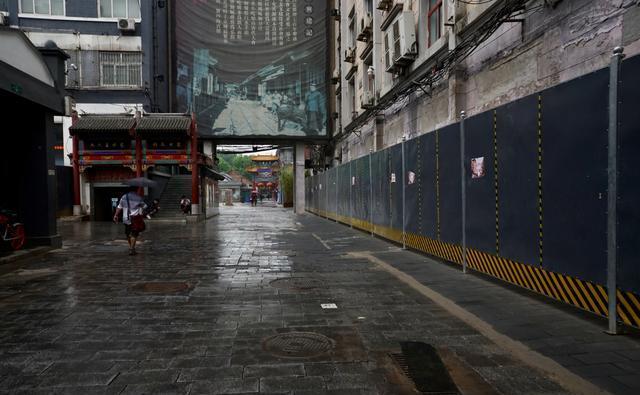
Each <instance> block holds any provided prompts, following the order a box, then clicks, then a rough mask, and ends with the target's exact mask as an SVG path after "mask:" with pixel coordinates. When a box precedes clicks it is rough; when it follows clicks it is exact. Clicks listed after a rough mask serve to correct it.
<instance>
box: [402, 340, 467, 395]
mask: <svg viewBox="0 0 640 395" xmlns="http://www.w3.org/2000/svg"><path fill="white" fill-rule="evenodd" d="M400 345H401V347H402V352H401V353H392V354H389V356H390V357H391V358H392V359H393V360H394V361H395V362H396V363H397V364H398V366H399V367H400V368H401V369H402V371H403V372H404V374H405V375H406V376H407V377H409V378H410V379H411V381H413V383H414V384H415V386H416V389H417V390H418V391H420V392H421V393H422V394H442V395H447V394H459V391H458V388H457V387H456V385H455V383H454V382H453V380H452V379H451V375H449V371H448V370H447V368H446V367H445V365H444V363H443V362H442V359H441V358H440V356H439V355H438V351H437V350H436V349H435V348H434V347H433V346H432V345H430V344H427V343H421V342H402V343H400Z"/></svg>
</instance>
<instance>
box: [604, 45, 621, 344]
mask: <svg viewBox="0 0 640 395" xmlns="http://www.w3.org/2000/svg"><path fill="white" fill-rule="evenodd" d="M623 58H624V49H623V48H622V47H616V48H615V49H614V50H613V56H611V65H610V66H609V133H608V140H609V141H608V156H607V157H608V170H607V291H608V299H609V328H608V330H607V333H609V334H611V335H615V334H617V333H618V310H617V305H618V299H617V296H618V295H617V290H618V283H617V275H618V239H617V237H618V236H617V233H618V232H617V231H618V214H617V209H618V103H619V102H618V100H619V99H618V88H619V85H620V63H621V62H622V59H623Z"/></svg>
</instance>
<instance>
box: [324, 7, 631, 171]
mask: <svg viewBox="0 0 640 395" xmlns="http://www.w3.org/2000/svg"><path fill="white" fill-rule="evenodd" d="M333 14H334V16H335V20H334V22H333V23H334V29H335V34H336V36H337V37H339V40H338V47H337V48H336V51H335V56H337V57H338V60H339V61H338V62H337V63H336V64H337V65H338V66H337V67H335V69H334V71H333V75H332V77H333V82H334V83H335V84H336V88H337V89H336V97H335V99H334V100H335V105H336V108H339V109H340V110H339V111H338V112H337V114H334V116H335V117H338V118H339V119H338V120H337V121H336V129H335V133H334V136H335V137H336V140H337V141H336V145H335V150H334V153H333V159H334V160H336V161H337V162H338V163H339V162H341V161H348V160H351V159H354V158H358V157H360V156H363V155H366V154H368V153H369V152H370V151H371V150H373V151H377V150H380V149H381V148H384V147H388V146H391V145H393V144H396V143H398V142H400V141H401V140H402V138H403V137H405V138H407V139H408V138H411V137H415V136H418V135H420V134H424V133H429V132H432V131H434V130H436V129H438V128H442V127H444V126H446V125H449V124H452V123H455V122H456V121H458V120H459V117H460V112H461V111H465V112H466V113H467V115H469V116H472V115H474V114H478V113H481V112H483V111H487V110H490V109H493V108H496V107H498V106H500V105H502V104H505V103H509V102H513V101H515V100H518V99H520V98H522V97H525V96H527V95H530V94H533V93H535V92H539V91H541V90H543V89H546V88H549V87H552V86H556V85H558V84H561V83H563V82H566V81H569V80H572V79H575V78H577V77H580V76H583V75H586V74H589V73H591V72H593V71H596V70H598V69H601V68H604V67H606V66H607V65H608V64H609V61H610V58H611V55H612V51H613V48H614V47H616V46H624V47H625V54H626V56H627V57H632V56H633V55H635V54H638V53H639V52H640V29H639V28H638V26H640V8H639V7H638V3H637V1H634V0H625V1H617V0H605V1H600V0H580V1H562V0H553V1H551V0H536V1H521V0H495V1H482V2H479V1H478V2H474V1H469V2H458V1H442V0H404V1H402V0H341V1H340V2H339V4H337V5H336V9H335V10H334V11H333Z"/></svg>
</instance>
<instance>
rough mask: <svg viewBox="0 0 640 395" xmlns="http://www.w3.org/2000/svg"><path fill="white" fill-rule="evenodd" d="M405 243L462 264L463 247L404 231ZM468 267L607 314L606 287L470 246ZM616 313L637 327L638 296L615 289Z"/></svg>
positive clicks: (638, 313) (639, 304)
mask: <svg viewBox="0 0 640 395" xmlns="http://www.w3.org/2000/svg"><path fill="white" fill-rule="evenodd" d="M407 245H408V246H410V247H412V248H415V249H417V250H420V251H423V252H426V253H427V254H430V255H433V256H436V257H439V258H442V259H444V260H447V261H450V262H455V263H458V264H462V248H461V247H460V246H458V245H454V244H448V243H443V242H441V241H437V240H432V239H430V238H427V237H423V236H419V235H412V234H407ZM467 263H468V266H469V267H470V268H471V269H473V270H476V271H478V272H482V273H485V274H488V275H490V276H492V277H496V278H499V279H501V280H504V281H507V282H509V283H511V284H515V285H518V286H521V287H523V288H527V289H529V290H531V291H534V292H537V293H540V294H543V295H546V296H548V297H550V298H553V299H556V300H559V301H562V302H565V303H568V304H571V305H573V306H576V307H578V308H580V309H583V310H587V311H590V312H592V313H595V314H598V315H601V316H604V317H606V316H608V314H609V312H608V303H609V298H608V294H607V288H606V287H604V286H602V285H599V284H595V283H592V282H590V281H584V280H580V279H577V278H575V277H571V276H566V275H564V274H560V273H555V272H551V271H548V270H545V269H542V268H540V267H537V266H532V265H526V264H523V263H519V262H515V261H512V260H510V259H506V258H502V257H499V256H496V255H494V254H488V253H485V252H482V251H478V250H475V249H472V248H468V249H467ZM617 295H618V307H617V310H618V315H619V316H620V319H621V320H622V321H623V322H624V323H625V324H627V325H631V326H635V327H640V297H639V296H638V295H636V294H634V293H633V292H626V291H621V290H618V292H617Z"/></svg>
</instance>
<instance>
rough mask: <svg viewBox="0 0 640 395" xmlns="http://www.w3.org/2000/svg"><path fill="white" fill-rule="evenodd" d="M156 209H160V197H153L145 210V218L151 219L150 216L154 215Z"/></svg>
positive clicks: (156, 211)
mask: <svg viewBox="0 0 640 395" xmlns="http://www.w3.org/2000/svg"><path fill="white" fill-rule="evenodd" d="M158 211H160V199H153V202H151V205H149V207H147V209H146V210H145V216H146V217H147V219H151V216H152V215H156V214H157V213H158Z"/></svg>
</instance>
